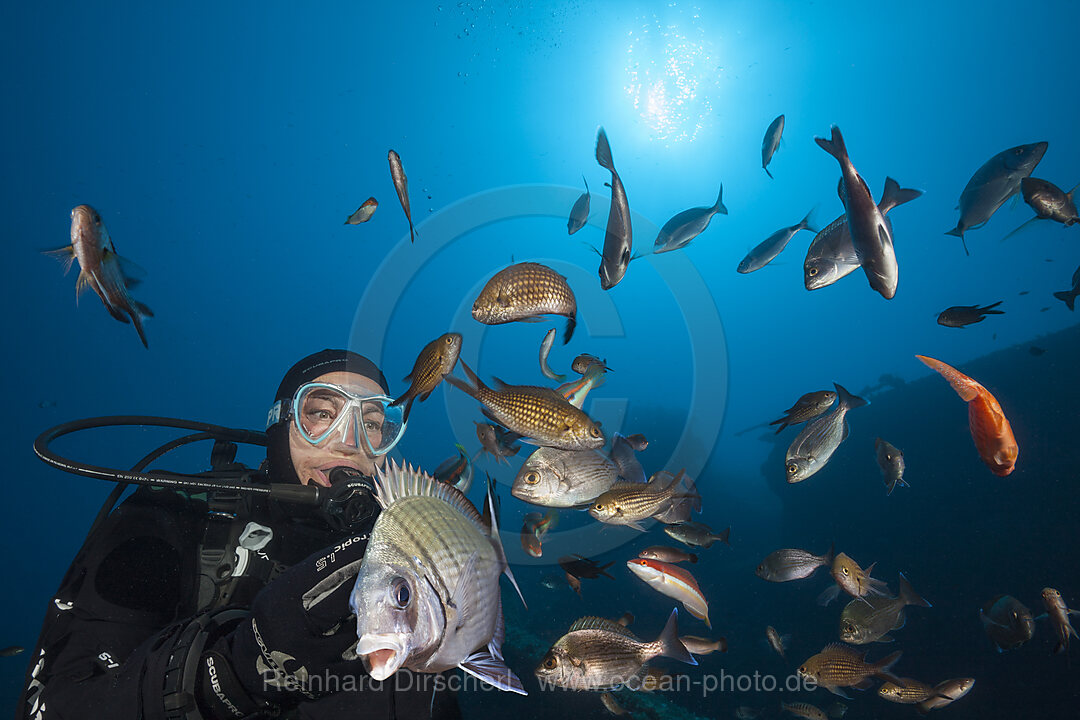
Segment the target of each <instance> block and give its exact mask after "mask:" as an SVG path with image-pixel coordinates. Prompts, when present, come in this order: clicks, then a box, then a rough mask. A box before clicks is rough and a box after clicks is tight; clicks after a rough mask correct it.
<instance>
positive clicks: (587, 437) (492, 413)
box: [446, 360, 604, 450]
mask: <svg viewBox="0 0 1080 720" xmlns="http://www.w3.org/2000/svg"><path fill="white" fill-rule="evenodd" d="M461 367H462V368H463V369H464V370H465V375H466V376H467V377H468V378H469V380H470V382H471V383H472V384H469V383H467V382H465V381H464V380H461V379H459V378H457V377H454V376H453V375H447V376H446V381H447V382H448V383H450V384H451V385H453V386H454V387H456V388H457V389H459V390H461V391H462V392H464V393H467V394H468V395H470V396H472V397H473V398H475V399H476V400H478V401H479V402H480V403H481V404H483V406H484V408H485V411H484V414H485V415H487V416H488V417H490V418H491V419H492V420H494V421H495V422H497V423H499V424H501V425H503V426H504V427H506V429H508V430H510V431H512V432H515V433H517V434H518V435H521V436H522V437H524V438H531V439H532V440H534V441H535V443H536V444H537V445H545V446H547V447H555V448H561V449H563V450H596V449H597V448H601V447H603V446H604V433H603V432H601V431H600V426H599V425H597V424H596V423H594V422H593V421H592V420H591V419H590V418H589V416H588V415H586V414H585V413H583V412H582V411H581V410H579V409H578V408H576V407H574V406H573V405H571V404H570V403H568V402H567V401H566V398H564V397H563V396H561V395H559V393H557V392H555V391H554V390H552V389H551V388H546V387H539V386H534V385H507V384H506V383H504V382H502V381H501V380H499V379H498V378H496V379H495V383H496V388H495V389H492V388H489V387H488V386H487V385H485V384H484V383H483V382H481V380H480V378H478V377H477V376H476V373H474V372H473V371H472V368H470V367H469V366H468V364H466V362H465V361H464V360H462V361H461Z"/></svg>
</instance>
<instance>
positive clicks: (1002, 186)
mask: <svg viewBox="0 0 1080 720" xmlns="http://www.w3.org/2000/svg"><path fill="white" fill-rule="evenodd" d="M1048 144H1049V143H1046V142H1037V143H1031V144H1029V145H1017V146H1016V147H1014V148H1009V149H1008V150H1003V151H1001V152H999V153H998V154H997V155H995V156H994V157H992V158H990V159H989V160H987V161H986V162H985V163H983V166H982V167H980V168H979V169H978V170H976V171H975V174H974V175H972V176H971V179H970V180H968V184H967V185H966V186H965V187H964V192H962V193H960V204H959V205H958V206H957V207H959V208H960V220H959V221H958V222H957V223H956V227H955V228H953V229H952V230H948V231H946V233H945V234H946V235H955V236H957V237H958V238H960V241H961V242H962V243H964V252H965V253H967V254H968V255H970V254H971V253H970V252H968V249H967V242H966V241H965V240H964V233H965V232H967V231H968V230H973V229H975V228H978V227H981V226H982V225H983V223H985V222H986V221H987V220H989V219H990V216H991V215H993V214H994V213H995V212H997V209H998V208H999V207H1001V206H1002V205H1004V204H1005V201H1006V200H1008V199H1009V198H1011V197H1012V196H1013V195H1015V194H1016V193H1017V192H1019V191H1020V181H1022V180H1023V179H1024V178H1026V177H1027V176H1028V175H1031V171H1032V170H1034V169H1035V166H1036V165H1038V164H1039V161H1040V160H1042V157H1043V155H1044V154H1046V148H1047V146H1048Z"/></svg>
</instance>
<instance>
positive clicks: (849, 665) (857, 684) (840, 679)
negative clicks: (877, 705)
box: [799, 643, 902, 697]
mask: <svg viewBox="0 0 1080 720" xmlns="http://www.w3.org/2000/svg"><path fill="white" fill-rule="evenodd" d="M901 654H902V653H900V652H899V651H897V652H894V653H893V654H892V655H889V656H887V657H885V658H883V659H882V660H880V661H879V662H876V663H868V662H866V653H865V652H863V651H861V650H858V649H856V648H853V647H851V646H850V645H844V644H843V643H831V644H829V645H826V646H825V649H824V650H822V651H821V652H819V653H818V654H817V655H814V656H812V657H810V658H809V659H808V660H807V661H806V662H804V663H803V664H802V665H800V666H799V677H801V678H803V679H804V680H812V681H813V682H815V683H817V684H818V685H820V686H821V687H823V688H825V689H826V690H828V691H830V692H832V693H835V694H837V695H840V696H842V697H846V696H845V695H844V693H843V692H842V691H840V690H839V689H840V688H845V687H853V688H855V689H857V690H865V689H866V688H868V687H870V685H871V684H872V682H871V680H870V678H872V677H877V678H880V679H882V680H891V681H893V682H899V678H897V677H896V676H895V675H893V674H892V672H890V670H891V668H892V666H893V665H895V664H896V661H897V660H899V659H900V655H901Z"/></svg>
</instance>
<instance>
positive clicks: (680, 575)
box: [626, 557, 712, 628]
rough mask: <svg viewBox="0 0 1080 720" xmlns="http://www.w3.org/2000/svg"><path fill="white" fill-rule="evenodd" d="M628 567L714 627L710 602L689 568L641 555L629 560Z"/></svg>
mask: <svg viewBox="0 0 1080 720" xmlns="http://www.w3.org/2000/svg"><path fill="white" fill-rule="evenodd" d="M626 567H627V568H629V569H630V572H632V573H634V574H635V575H637V576H638V577H639V578H641V579H642V580H644V581H645V584H646V585H648V586H649V587H651V588H652V589H653V590H656V591H657V592H659V593H662V594H664V595H667V596H668V597H669V598H672V599H673V600H678V601H679V602H681V603H682V604H683V607H684V608H686V611H687V612H688V613H690V614H691V615H693V616H694V617H696V618H697V619H699V620H703V621H705V624H706V625H707V626H708V627H710V628H711V627H712V623H711V622H710V621H709V603H708V601H707V600H706V599H705V595H704V594H703V593H702V592H701V588H700V587H698V583H697V580H696V579H695V578H694V576H693V575H691V574H690V571H689V570H687V569H686V568H684V567H681V566H679V565H673V564H671V563H666V562H663V561H661V560H649V559H648V558H640V557H639V558H634V559H632V560H627V561H626Z"/></svg>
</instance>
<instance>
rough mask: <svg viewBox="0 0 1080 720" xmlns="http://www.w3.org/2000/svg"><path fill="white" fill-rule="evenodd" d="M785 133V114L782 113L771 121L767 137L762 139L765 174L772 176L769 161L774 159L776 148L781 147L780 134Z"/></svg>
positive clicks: (766, 132)
mask: <svg viewBox="0 0 1080 720" xmlns="http://www.w3.org/2000/svg"><path fill="white" fill-rule="evenodd" d="M783 134H784V116H783V115H780V116H779V117H777V118H776V119H775V120H773V121H772V122H771V123H769V127H768V129H767V130H765V137H764V138H762V140H761V169H762V170H764V171H765V174H766V175H768V176H769V177H770V178H771V177H772V173H771V172H769V161H770V160H772V156H773V153H775V152H776V148H778V147H780V136H781V135H783Z"/></svg>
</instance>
